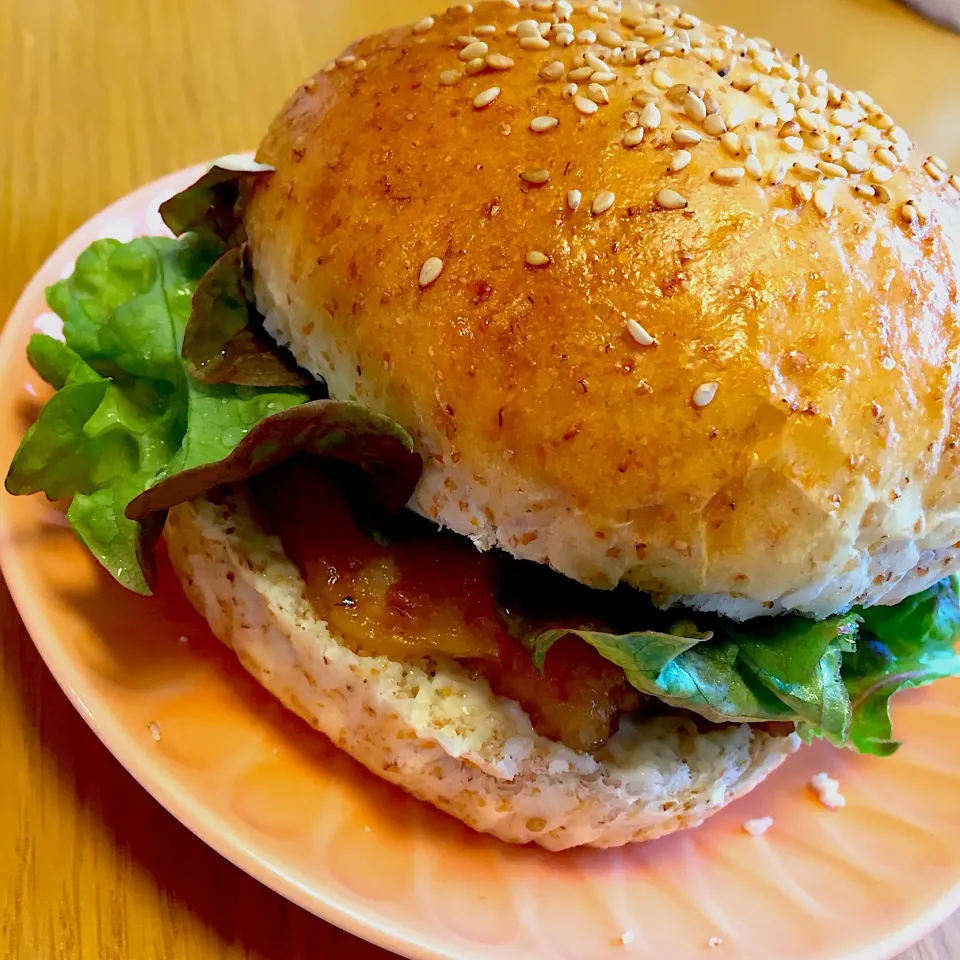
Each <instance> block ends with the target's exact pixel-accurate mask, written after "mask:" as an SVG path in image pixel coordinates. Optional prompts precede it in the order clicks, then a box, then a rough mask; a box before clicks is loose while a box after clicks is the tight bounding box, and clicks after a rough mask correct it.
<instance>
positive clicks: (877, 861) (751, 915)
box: [0, 169, 960, 960]
mask: <svg viewBox="0 0 960 960" xmlns="http://www.w3.org/2000/svg"><path fill="white" fill-rule="evenodd" d="M197 174H198V169H192V170H186V171H182V172H181V173H178V174H175V175H173V176H170V177H167V178H165V179H164V180H161V181H159V182H157V183H154V184H151V185H150V186H147V187H144V188H143V189H141V190H138V191H137V192H136V193H133V194H131V195H130V196H129V197H126V198H125V199H123V200H121V201H120V202H118V203H116V204H114V205H113V206H112V207H110V208H109V209H107V210H105V211H104V212H103V213H101V214H100V215H99V216H97V217H95V218H94V219H93V220H91V221H90V222H89V223H88V224H86V225H85V226H84V227H82V228H81V229H80V230H78V231H77V232H76V233H75V234H74V235H73V236H72V237H70V239H69V240H67V241H66V243H64V245H63V246H62V247H61V248H60V249H59V250H58V251H57V252H56V253H55V254H54V255H53V256H52V257H51V258H50V260H48V261H47V263H46V264H45V265H44V266H43V267H42V268H41V270H40V272H39V273H38V274H37V276H36V277H35V278H34V279H33V282H32V283H31V284H30V285H29V287H28V288H27V289H26V291H25V292H24V294H23V297H22V298H21V300H20V302H19V304H18V305H17V307H16V309H15V310H14V312H13V315H12V316H11V317H10V319H9V321H8V323H7V326H6V329H5V330H4V332H3V337H2V339H0V383H2V384H3V389H4V390H5V391H6V396H7V400H6V402H5V403H4V404H3V409H2V414H0V416H2V422H0V460H2V461H3V462H4V463H7V462H8V461H9V459H10V457H11V455H12V454H13V451H14V449H15V448H16V445H17V442H18V440H19V438H20V436H21V435H22V433H23V431H24V429H25V427H26V426H27V424H28V423H29V420H30V417H31V416H32V415H33V414H34V413H35V411H36V406H37V403H38V400H37V397H38V396H43V393H42V385H41V384H40V382H39V381H38V380H37V378H36V377H35V376H34V375H33V373H32V371H31V370H30V368H29V367H28V365H27V363H26V360H25V358H24V346H25V343H26V340H27V338H28V337H29V335H30V334H31V332H32V331H35V330H42V331H46V332H54V333H55V332H56V330H57V329H58V325H59V322H58V321H57V318H56V317H55V316H53V315H52V314H51V313H49V312H48V310H47V308H46V306H45V304H44V298H43V292H44V287H45V286H46V285H48V284H50V283H52V282H54V281H55V280H56V279H57V278H59V277H60V276H62V275H64V274H66V273H67V272H68V271H69V270H70V268H71V265H72V263H73V261H74V259H75V258H76V256H77V255H78V254H79V253H80V252H81V251H82V250H83V249H84V248H85V247H86V246H87V244H89V243H90V242H91V241H92V240H95V239H96V238H98V237H103V236H116V237H117V238H118V239H128V238H130V237H131V236H135V235H138V234H143V233H149V232H153V233H156V232H159V231H160V230H161V229H162V224H161V223H160V221H159V218H158V216H157V205H158V203H159V202H160V201H161V200H162V199H163V198H164V197H166V196H168V195H169V194H171V193H173V192H174V191H176V190H177V189H179V188H180V187H182V186H183V185H185V184H187V183H188V182H190V181H191V180H192V179H193V178H194V177H195V176H196V175H197ZM0 561H2V566H3V573H4V575H5V577H6V579H7V582H8V584H9V586H10V590H11V591H12V593H13V596H14V598H15V599H16V602H17V606H18V607H19V610H20V612H21V614H22V616H23V619H24V621H25V622H26V625H27V627H28V629H29V630H30V633H31V635H32V636H33V638H34V641H35V642H36V644H37V647H38V648H39V649H40V652H41V653H42V655H43V657H44V659H45V660H46V662H47V664H48V665H49V667H50V669H51V670H52V671H53V673H54V675H55V676H56V678H57V680H58V681H59V682H60V684H61V686H62V687H63V689H64V690H65V691H66V692H67V694H68V695H69V697H70V698H71V699H72V701H73V702H74V703H75V704H76V706H77V709H78V710H79V711H80V713H81V714H82V716H83V717H84V719H85V720H86V721H87V722H88V723H89V724H90V725H91V727H93V729H94V730H95V731H96V733H97V735H98V736H99V737H100V738H101V739H102V740H103V741H104V743H105V744H106V745H107V746H108V747H109V748H110V750H111V751H113V753H114V754H115V755H116V756H117V758H118V759H119V760H120V761H121V762H122V763H123V764H124V765H125V766H126V768H127V769H128V770H129V771H130V772H131V773H132V774H133V775H134V776H135V777H136V778H137V779H138V780H139V781H140V783H142V784H143V786H144V787H145V788H146V789H147V790H149V791H150V792H151V793H152V794H153V795H154V796H155V797H156V798H157V799H158V800H159V801H160V802H161V803H163V804H164V805H165V806H166V807H167V809H168V810H170V811H171V812H172V813H173V814H174V815H175V816H176V817H178V818H179V819H180V820H181V821H182V822H183V823H184V824H186V825H187V826H188V827H189V828H190V829H191V830H193V831H194V832H195V833H196V834H197V835H198V836H200V837H201V838H203V840H205V841H206V842H207V843H209V844H210V845H211V846H212V847H214V848H215V849H217V850H219V851H220V852H221V853H222V854H223V855H224V856H225V857H228V858H229V859H230V860H232V861H233V862H234V863H236V864H237V865H238V866H240V867H241V868H242V869H244V870H246V871H247V872H248V873H250V874H252V875H253V876H254V877H257V878H258V879H260V880H262V881H263V882H264V883H265V884H267V885H268V886H270V887H272V888H273V889H274V890H277V891H278V892H279V893H282V894H283V895H284V896H286V897H288V898H289V899H291V900H293V901H295V902H296V903H298V904H300V905H301V906H303V907H305V908H306V909H308V910H311V911H312V912H314V913H316V914H318V915H319V916H321V917H323V918H325V919H327V920H330V921H332V922H333V923H336V924H338V925H339V926H341V927H344V928H346V929H348V930H350V931H352V932H353V933H356V934H358V935H360V936H363V937H366V938H367V939H369V940H372V941H374V942H375V943H378V944H380V945H382V946H384V947H387V948H389V949H391V950H395V951H396V952H398V953H401V954H404V955H406V956H408V957H424V958H426V957H430V958H435V957H447V958H456V960H472V958H480V957H483V958H510V960H520V958H523V960H528V958H530V957H533V956H544V957H564V958H585V960H586V958H589V960H605V958H618V960H619V958H650V960H654V958H656V960H661V958H664V957H670V958H671V960H682V958H693V957H701V956H703V954H704V952H705V951H708V950H709V948H708V944H709V943H710V941H711V939H712V938H717V937H719V938H721V939H722V943H721V944H719V945H717V946H716V948H715V949H713V950H709V954H710V955H711V956H716V957H718V958H724V960H746V958H755V960H769V958H771V957H776V958H778V960H792V958H804V960H841V958H843V960H855V958H856V960H878V958H882V957H890V956H892V955H894V954H896V953H897V952H899V951H900V950H903V949H905V948H906V947H907V946H909V945H910V944H911V943H912V942H913V941H915V940H917V939H919V938H920V937H922V936H923V935H924V934H925V933H927V932H928V931H929V930H931V929H932V928H933V927H935V926H936V925H937V924H939V923H940V922H941V921H943V920H944V919H945V918H946V917H947V916H948V915H949V914H950V913H951V912H952V911H953V910H954V909H956V908H957V907H958V906H960V816H958V813H957V812H958V811H960V681H946V682H942V683H939V684H937V685H936V686H934V687H932V688H929V689H927V690H922V691H916V692H914V693H911V694H908V695H904V696H902V697H901V698H900V700H899V702H898V703H897V708H896V722H897V731H898V734H899V735H900V736H902V737H903V738H904V739H905V741H906V744H905V746H904V747H903V749H902V750H901V751H900V752H899V753H898V754H897V755H896V756H895V757H893V758H891V759H888V760H875V759H867V758H862V757H857V756H854V755H853V754H850V753H846V752H839V751H835V750H833V749H831V748H829V747H827V746H824V745H819V746H816V747H813V748H808V749H804V750H803V751H801V753H800V754H799V755H798V756H797V757H795V758H792V759H791V760H790V761H788V763H787V764H786V765H785V766H784V767H783V768H781V770H780V771H779V772H778V773H776V774H775V775H774V776H772V777H771V778H770V779H769V780H768V781H767V782H766V783H765V784H764V785H763V786H762V787H760V788H759V789H758V790H756V791H755V792H754V793H753V794H751V795H750V796H749V797H748V798H746V799H745V800H742V801H741V802H739V803H737V804H735V805H734V806H733V807H732V808H731V809H728V810H726V811H724V812H723V813H721V814H720V815H719V816H717V817H715V818H714V819H713V820H711V821H709V822H708V823H707V824H706V825H705V826H703V827H701V828H700V829H697V830H693V831H690V832H687V833H683V834H679V835H676V836H673V837H669V838H667V839H665V840H661V841H656V842H654V843H648V844H641V845H637V846H635V847H628V848H625V849H621V850H615V851H609V852H598V851H587V852H570V853H565V854H550V853H544V852H542V851H540V850H537V849H529V848H512V847H509V846H507V845H505V844H502V843H500V842H498V841H495V840H491V839H489V838H486V837H481V836H478V835H475V834H473V833H471V832H470V831H468V830H467V829H466V828H463V827H461V826H460V825H459V824H457V823H456V822H454V821H453V820H450V819H448V818H446V817H445V816H444V815H442V814H439V813H436V812H434V811H433V810H432V809H429V808H427V807H425V806H423V805H421V804H420V803H418V802H417V801H415V800H413V799H411V798H409V797H407V796H406V795H405V794H403V793H401V792H400V791H399V790H397V789H395V788H393V787H391V786H388V785H386V784H384V783H382V782H381V781H379V780H377V779H376V778H374V777H373V776H371V775H370V774H368V773H367V772H366V771H365V770H363V769H361V768H360V767H359V766H358V765H357V764H355V763H353V762H352V761H351V760H350V759H348V758H347V757H345V756H343V755H342V754H340V753H339V752H338V751H337V750H335V749H334V748H333V747H331V746H330V744H329V743H328V742H327V741H326V740H325V739H323V738H322V737H320V736H319V735H318V734H316V733H314V732H313V731H312V730H310V729H309V728H308V727H307V726H306V725H305V724H303V723H301V722H300V721H299V720H298V719H296V718H295V717H293V716H291V715H288V714H287V713H286V712H285V711H284V710H283V709H282V708H281V707H280V706H279V705H278V704H276V703H275V702H274V701H273V700H272V699H271V698H270V697H269V696H268V695H267V694H266V693H265V692H263V691H262V690H261V689H260V688H259V687H258V686H257V685H256V684H255V683H254V681H253V680H251V679H250V678H249V677H248V676H247V675H246V674H245V673H244V672H243V670H242V669H241V668H240V667H239V665H238V664H237V663H236V662H235V661H234V659H233V657H232V655H231V654H230V653H229V651H227V650H226V649H224V648H222V647H220V645H219V644H218V643H217V642H216V641H215V640H214V639H213V637H212V636H211V635H210V633H209V631H208V630H207V628H206V625H205V624H204V623H203V622H202V621H201V620H200V619H199V618H198V617H197V615H196V614H195V613H194V612H193V611H192V610H191V609H190V608H189V607H188V605H187V603H186V601H185V600H184V599H183V598H182V596H181V595H180V591H179V589H178V587H177V585H176V583H175V581H174V578H173V575H172V573H171V572H170V569H169V566H168V565H167V564H166V562H165V560H162V562H161V581H162V584H161V589H160V591H159V594H160V595H159V596H158V597H155V598H153V599H144V598H141V597H136V596H134V595H132V594H128V593H126V592H125V591H123V590H122V589H121V588H120V587H118V586H117V585H116V584H114V583H113V582H112V581H111V580H110V579H109V577H107V576H106V575H105V574H104V573H103V572H102V571H101V570H100V569H99V567H98V566H97V564H96V563H95V561H94V560H92V559H91V558H90V557H89V556H88V555H87V554H86V552H85V551H84V550H83V549H82V548H81V547H80V546H79V544H78V543H77V541H75V540H74V538H73V535H72V534H71V532H70V530H69V529H68V528H67V526H66V524H65V522H64V518H63V514H62V512H61V511H59V510H58V509H56V507H54V506H51V505H50V504H48V503H47V502H46V501H45V500H43V499H42V498H41V497H33V498H20V499H15V498H12V497H9V496H6V495H3V496H2V497H0ZM819 770H827V771H828V772H829V773H830V774H831V775H832V776H835V777H837V778H839V780H840V782H841V788H842V791H843V793H844V794H845V795H846V797H847V807H846V808H845V809H843V810H840V811H838V812H830V811H828V810H826V809H825V808H824V807H822V806H820V804H819V803H818V802H817V801H816V800H815V799H814V798H813V797H812V796H811V795H810V794H809V792H808V791H807V789H806V787H805V784H806V782H807V781H808V780H809V779H810V777H811V776H812V774H814V773H816V772H817V771H819ZM760 816H771V817H773V818H774V820H775V823H774V826H773V828H772V829H771V830H770V832H769V833H768V834H767V835H766V836H764V837H759V838H754V837H750V836H748V835H747V834H746V833H744V831H743V829H742V827H743V823H744V821H745V820H747V819H749V818H751V817H760Z"/></svg>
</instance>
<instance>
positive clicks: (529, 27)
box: [507, 20, 540, 38]
mask: <svg viewBox="0 0 960 960" xmlns="http://www.w3.org/2000/svg"><path fill="white" fill-rule="evenodd" d="M509 32H510V31H509V30H508V31H507V33H509ZM514 35H515V36H516V37H518V38H519V37H539V36H540V24H539V23H538V22H537V21H536V20H521V21H520V22H519V23H518V24H516V29H515V30H514Z"/></svg>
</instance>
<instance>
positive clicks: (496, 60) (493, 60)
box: [485, 53, 513, 70]
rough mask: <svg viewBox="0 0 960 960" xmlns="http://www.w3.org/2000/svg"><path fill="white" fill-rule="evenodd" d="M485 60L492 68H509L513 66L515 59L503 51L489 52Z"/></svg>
mask: <svg viewBox="0 0 960 960" xmlns="http://www.w3.org/2000/svg"><path fill="white" fill-rule="evenodd" d="M485 61H486V64H487V66H488V67H489V68H490V69H491V70H509V69H510V68H511V67H512V66H513V61H512V60H511V59H510V58H509V57H507V56H505V55H504V54H502V53H488V54H487V56H486V57H485Z"/></svg>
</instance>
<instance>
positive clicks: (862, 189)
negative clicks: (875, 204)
mask: <svg viewBox="0 0 960 960" xmlns="http://www.w3.org/2000/svg"><path fill="white" fill-rule="evenodd" d="M853 192H854V193H856V194H858V195H859V196H861V197H875V196H876V195H877V191H876V190H874V189H873V187H871V186H870V185H869V184H866V183H858V184H856V185H855V186H854V188H853Z"/></svg>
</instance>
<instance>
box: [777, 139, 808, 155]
mask: <svg viewBox="0 0 960 960" xmlns="http://www.w3.org/2000/svg"><path fill="white" fill-rule="evenodd" d="M780 146H781V147H783V149H784V150H786V151H787V153H800V151H801V150H803V140H801V139H800V137H784V138H783V139H782V140H781V141H780Z"/></svg>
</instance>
